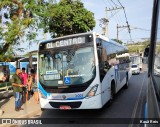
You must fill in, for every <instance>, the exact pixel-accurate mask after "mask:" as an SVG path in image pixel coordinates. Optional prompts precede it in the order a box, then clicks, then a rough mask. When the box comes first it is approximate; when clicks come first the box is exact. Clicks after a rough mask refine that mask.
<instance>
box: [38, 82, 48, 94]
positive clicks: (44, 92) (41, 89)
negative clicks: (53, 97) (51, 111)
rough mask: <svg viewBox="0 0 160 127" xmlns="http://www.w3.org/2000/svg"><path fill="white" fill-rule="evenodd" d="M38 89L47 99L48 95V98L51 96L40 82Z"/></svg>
mask: <svg viewBox="0 0 160 127" xmlns="http://www.w3.org/2000/svg"><path fill="white" fill-rule="evenodd" d="M38 88H39V89H40V91H41V92H42V94H43V95H44V96H45V97H47V95H48V96H49V95H50V94H49V93H47V92H46V91H45V90H44V89H43V87H42V85H41V84H40V82H38Z"/></svg>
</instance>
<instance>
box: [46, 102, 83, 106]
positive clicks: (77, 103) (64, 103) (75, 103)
mask: <svg viewBox="0 0 160 127" xmlns="http://www.w3.org/2000/svg"><path fill="white" fill-rule="evenodd" d="M49 104H50V105H51V106H52V107H53V108H59V107H60V106H62V105H66V106H70V107H71V108H79V107H80V106H81V104H82V102H80V101H78V102H49Z"/></svg>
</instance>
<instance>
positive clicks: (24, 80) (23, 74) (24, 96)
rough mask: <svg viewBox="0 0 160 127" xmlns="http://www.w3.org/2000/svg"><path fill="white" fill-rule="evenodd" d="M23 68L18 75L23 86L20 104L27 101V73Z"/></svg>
mask: <svg viewBox="0 0 160 127" xmlns="http://www.w3.org/2000/svg"><path fill="white" fill-rule="evenodd" d="M25 70H26V69H25V68H24V67H23V68H22V72H21V73H20V77H21V80H22V83H23V85H24V87H23V88H22V102H23V103H25V102H27V101H28V89H27V88H28V84H27V82H28V81H27V77H28V75H27V73H26V72H25Z"/></svg>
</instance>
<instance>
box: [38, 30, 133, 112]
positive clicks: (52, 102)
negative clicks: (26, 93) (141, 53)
mask: <svg viewBox="0 0 160 127" xmlns="http://www.w3.org/2000/svg"><path fill="white" fill-rule="evenodd" d="M127 51H128V50H127V48H126V47H125V46H122V45H120V44H118V43H116V42H114V41H110V40H109V39H107V38H105V37H103V36H101V35H98V34H96V33H94V32H91V33H82V34H75V35H69V36H64V37H59V38H55V39H53V40H49V41H45V42H42V43H40V44H39V51H38V69H37V70H38V89H39V90H38V91H39V96H40V105H41V109H42V110H43V109H63V110H67V109H99V108H102V107H103V105H104V104H105V103H107V102H108V101H110V100H113V97H114V95H115V94H116V93H117V92H118V91H119V90H120V89H121V88H122V87H123V86H124V87H125V88H127V87H128V80H129V78H130V77H131V69H130V60H127V59H126V60H125V61H123V63H120V62H119V60H117V59H116V56H117V55H122V54H124V53H126V52H127ZM128 59H129V58H128ZM124 66H127V67H126V68H123V67H124Z"/></svg>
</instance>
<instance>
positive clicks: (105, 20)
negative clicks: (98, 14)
mask: <svg viewBox="0 0 160 127" xmlns="http://www.w3.org/2000/svg"><path fill="white" fill-rule="evenodd" d="M118 9H123V8H122V7H113V8H109V9H108V8H107V7H106V18H101V19H100V27H102V31H103V34H104V35H105V36H106V37H107V38H109V32H108V23H109V20H108V12H109V11H114V10H118ZM102 25H103V26H102Z"/></svg>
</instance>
